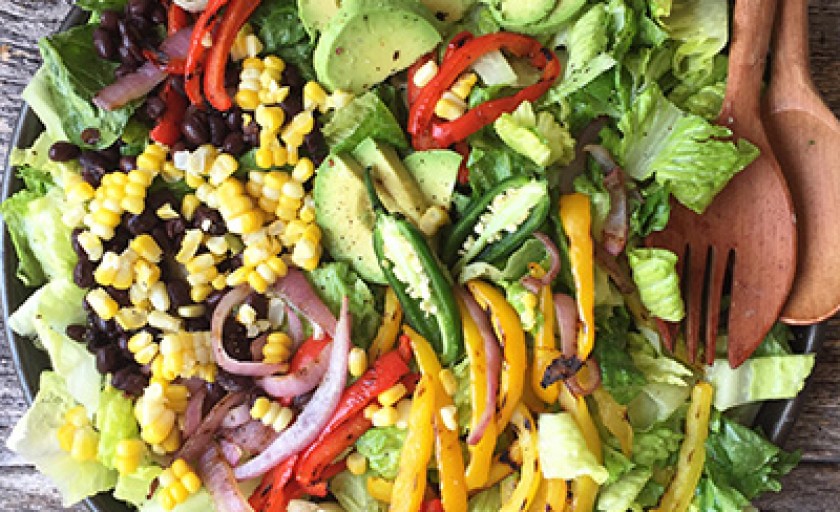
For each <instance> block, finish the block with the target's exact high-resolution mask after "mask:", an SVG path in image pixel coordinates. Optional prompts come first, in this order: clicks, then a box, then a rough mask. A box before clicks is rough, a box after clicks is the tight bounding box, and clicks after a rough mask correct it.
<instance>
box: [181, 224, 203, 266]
mask: <svg viewBox="0 0 840 512" xmlns="http://www.w3.org/2000/svg"><path fill="white" fill-rule="evenodd" d="M203 240H204V233H202V232H201V230H200V229H188V230H187V231H186V232H185V233H184V238H183V240H182V241H181V248H180V249H179V250H178V253H177V254H176V255H175V261H177V262H178V263H181V264H186V263H187V262H188V261H190V260H192V259H193V257H195V254H196V252H198V248H199V246H200V245H201V242H202V241H203Z"/></svg>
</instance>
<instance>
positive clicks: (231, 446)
mask: <svg viewBox="0 0 840 512" xmlns="http://www.w3.org/2000/svg"><path fill="white" fill-rule="evenodd" d="M219 450H220V451H221V452H222V457H224V458H225V460H226V461H227V463H228V464H229V465H231V466H235V465H237V464H239V461H240V460H242V456H243V455H244V453H243V452H242V448H240V447H238V446H236V444H235V443H231V442H230V441H228V440H226V439H220V440H219Z"/></svg>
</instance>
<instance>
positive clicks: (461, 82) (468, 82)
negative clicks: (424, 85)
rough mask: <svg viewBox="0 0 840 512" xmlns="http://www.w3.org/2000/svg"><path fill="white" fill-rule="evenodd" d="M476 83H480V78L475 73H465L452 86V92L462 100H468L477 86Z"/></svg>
mask: <svg viewBox="0 0 840 512" xmlns="http://www.w3.org/2000/svg"><path fill="white" fill-rule="evenodd" d="M476 82H478V77H477V76H476V74H475V73H464V74H463V75H461V76H460V78H458V80H457V81H456V82H455V83H454V84H453V85H452V88H451V89H450V90H451V91H452V94H454V95H455V96H457V97H459V98H461V99H462V100H466V99H467V97H468V96H469V95H470V93H471V92H472V88H473V86H475V84H476Z"/></svg>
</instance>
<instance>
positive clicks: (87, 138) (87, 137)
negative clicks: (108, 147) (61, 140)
mask: <svg viewBox="0 0 840 512" xmlns="http://www.w3.org/2000/svg"><path fill="white" fill-rule="evenodd" d="M80 137H81V139H82V142H84V143H85V144H90V145H91V146H93V145H95V144H98V143H99V141H100V139H101V138H102V134H101V133H100V132H99V129H98V128H93V127H90V128H85V129H84V130H82V133H81V135H80Z"/></svg>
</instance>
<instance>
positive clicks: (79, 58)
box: [36, 25, 141, 148]
mask: <svg viewBox="0 0 840 512" xmlns="http://www.w3.org/2000/svg"><path fill="white" fill-rule="evenodd" d="M95 29H96V26H95V25H81V26H78V27H75V28H71V29H70V30H68V31H66V32H60V33H58V34H55V35H52V36H49V37H45V38H43V39H41V40H40V41H39V42H38V45H39V47H40V48H41V56H42V57H43V59H44V66H45V67H46V69H47V75H46V77H47V83H46V85H47V88H46V90H45V91H43V92H45V93H46V92H48V93H49V94H50V95H51V98H50V96H46V95H45V96H44V97H43V98H42V100H43V101H44V102H46V103H47V104H48V105H51V107H52V110H54V111H55V112H56V113H57V114H58V117H59V119H60V121H61V125H62V127H63V129H64V134H65V135H66V136H67V138H68V139H69V140H70V141H71V142H73V143H74V144H76V145H78V146H82V147H89V146H94V147H96V148H107V147H109V146H110V145H112V144H113V143H114V142H116V140H117V139H118V138H119V137H120V135H121V134H122V132H123V130H124V129H125V126H126V124H127V123H128V120H129V118H130V117H131V114H132V113H133V112H134V110H135V109H136V108H137V106H139V105H140V102H141V101H132V102H131V103H129V104H128V105H126V106H124V107H122V108H120V109H116V110H110V111H109V110H104V109H101V108H99V107H97V106H95V105H94V104H93V103H91V100H93V97H94V96H95V95H96V93H98V92H99V91H100V90H101V89H102V88H103V87H105V86H106V85H109V84H110V83H111V82H113V81H114V71H115V70H116V68H117V66H118V64H117V63H115V62H111V61H107V60H104V59H91V58H90V56H91V55H95V54H96V52H95V50H94V48H93V36H92V34H93V31H94V30H95ZM43 109H46V107H45V108H43ZM43 109H42V110H43ZM36 112H38V109H36ZM91 127H93V128H96V129H97V130H99V140H98V141H97V142H96V144H86V143H85V142H84V141H82V139H81V133H82V132H83V131H84V130H85V129H87V128H91Z"/></svg>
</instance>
